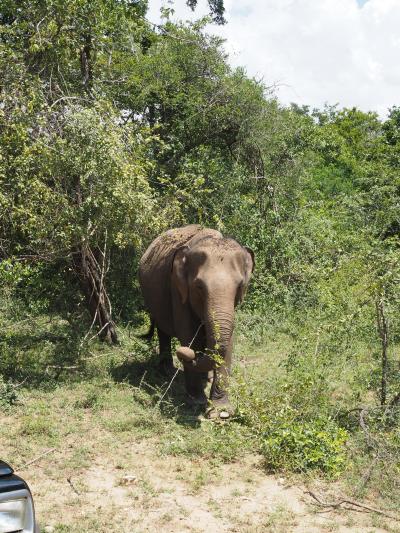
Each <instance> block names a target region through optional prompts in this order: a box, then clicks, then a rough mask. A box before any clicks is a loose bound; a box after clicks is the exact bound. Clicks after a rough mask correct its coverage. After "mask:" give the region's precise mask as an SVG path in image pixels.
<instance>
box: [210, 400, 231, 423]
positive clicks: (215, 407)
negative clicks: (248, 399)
mask: <svg viewBox="0 0 400 533" xmlns="http://www.w3.org/2000/svg"><path fill="white" fill-rule="evenodd" d="M233 412H234V409H233V407H232V405H231V403H230V401H229V398H228V396H224V397H223V398H219V399H215V400H212V399H211V400H210V406H209V408H208V409H207V411H206V417H207V418H209V419H211V420H218V419H219V420H228V419H229V418H231V417H232V415H233Z"/></svg>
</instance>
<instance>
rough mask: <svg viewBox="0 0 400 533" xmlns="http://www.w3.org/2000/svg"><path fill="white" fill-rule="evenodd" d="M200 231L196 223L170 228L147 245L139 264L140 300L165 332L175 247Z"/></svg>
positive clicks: (168, 326) (169, 318) (169, 324)
mask: <svg viewBox="0 0 400 533" xmlns="http://www.w3.org/2000/svg"><path fill="white" fill-rule="evenodd" d="M201 231H202V227H201V226H199V225H198V224H192V225H190V226H184V227H182V228H174V229H170V230H168V231H166V232H164V233H162V234H161V235H159V236H158V237H157V238H156V239H154V241H153V242H152V243H151V244H150V246H149V247H148V248H147V250H146V251H145V253H144V254H143V256H142V258H141V260H140V264H139V281H140V286H141V289H142V294H143V298H144V302H145V304H146V307H147V309H148V311H149V312H150V314H151V316H152V318H153V319H154V320H155V322H156V324H157V326H159V327H160V328H161V329H162V330H163V331H164V332H165V333H167V334H169V335H174V332H173V324H172V304H171V285H170V277H171V269H172V261H173V258H174V255H175V252H176V250H178V249H179V248H180V247H181V246H184V245H185V244H187V243H188V242H189V241H190V240H191V239H192V238H193V237H194V236H195V235H197V234H198V233H199V232H201Z"/></svg>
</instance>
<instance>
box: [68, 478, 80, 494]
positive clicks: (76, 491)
mask: <svg viewBox="0 0 400 533" xmlns="http://www.w3.org/2000/svg"><path fill="white" fill-rule="evenodd" d="M67 481H68V483H69V484H70V487H71V489H72V490H73V491H74V492H75V494H77V495H78V496H80V495H81V493H80V492H79V490H78V489H77V488H76V487H75V485H74V484H73V483H72V480H71V478H70V477H67Z"/></svg>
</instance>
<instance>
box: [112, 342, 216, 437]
mask: <svg viewBox="0 0 400 533" xmlns="http://www.w3.org/2000/svg"><path fill="white" fill-rule="evenodd" d="M158 365H159V358H158V355H157V354H156V353H155V351H154V352H153V354H152V356H151V357H150V358H149V359H148V360H147V361H143V360H142V361H138V360H130V361H125V362H124V363H122V364H120V365H117V366H115V367H114V368H112V369H111V370H110V374H111V377H112V378H113V379H114V380H115V381H116V382H126V383H129V384H130V385H133V386H134V387H140V388H141V389H142V390H145V391H146V392H148V393H149V394H150V395H151V396H152V397H153V401H154V404H155V405H156V404H157V403H159V405H160V410H161V413H162V415H163V416H165V417H168V418H173V419H174V420H175V421H176V422H177V423H178V424H182V425H184V426H190V427H198V426H199V425H200V419H199V416H200V415H201V414H202V413H204V411H205V409H204V408H202V407H199V406H196V407H192V406H189V405H187V404H186V402H185V386H184V375H183V372H182V371H181V370H179V371H178V373H177V374H176V376H175V377H174V378H173V379H172V380H171V379H167V378H166V377H165V376H164V375H163V374H162V373H161V372H160V370H159V366H158Z"/></svg>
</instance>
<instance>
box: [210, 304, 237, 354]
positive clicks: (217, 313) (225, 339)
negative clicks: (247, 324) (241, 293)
mask: <svg viewBox="0 0 400 533" xmlns="http://www.w3.org/2000/svg"><path fill="white" fill-rule="evenodd" d="M233 327H234V305H233V302H228V303H225V304H224V305H221V304H215V305H210V306H209V308H208V309H207V313H206V317H205V329H206V339H207V350H208V352H209V353H210V354H211V355H216V356H217V357H216V359H217V360H218V356H219V357H220V358H222V359H223V360H226V359H227V358H228V359H229V361H226V362H227V363H228V364H229V363H230V350H231V348H232V334H233Z"/></svg>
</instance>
